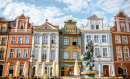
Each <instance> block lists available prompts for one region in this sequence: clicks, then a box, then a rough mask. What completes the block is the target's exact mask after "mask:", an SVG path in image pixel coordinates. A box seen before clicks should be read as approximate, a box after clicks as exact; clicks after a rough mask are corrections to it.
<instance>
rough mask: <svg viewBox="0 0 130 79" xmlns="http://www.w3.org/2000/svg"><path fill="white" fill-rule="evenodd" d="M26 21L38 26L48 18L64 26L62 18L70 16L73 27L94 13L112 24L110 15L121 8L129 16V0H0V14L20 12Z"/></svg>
mask: <svg viewBox="0 0 130 79" xmlns="http://www.w3.org/2000/svg"><path fill="white" fill-rule="evenodd" d="M23 10H24V15H25V16H29V17H30V23H34V25H36V26H39V25H42V24H44V23H45V20H46V19H48V22H50V23H51V24H53V25H59V27H60V28H61V27H64V22H65V21H68V20H70V19H71V20H73V21H76V22H77V27H79V28H80V26H81V25H82V24H83V25H84V26H86V25H87V18H88V17H90V16H92V15H93V14H96V15H98V16H100V17H102V18H104V19H103V23H104V25H105V26H107V25H108V24H109V25H110V26H111V27H112V26H113V25H114V20H113V17H114V16H115V15H116V14H117V13H118V12H119V11H123V12H125V14H126V15H128V16H129V17H130V0H0V17H3V18H5V19H6V20H9V21H14V20H15V18H16V17H18V16H20V15H21V14H22V13H23Z"/></svg>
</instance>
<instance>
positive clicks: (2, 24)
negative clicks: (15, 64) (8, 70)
mask: <svg viewBox="0 0 130 79" xmlns="http://www.w3.org/2000/svg"><path fill="white" fill-rule="evenodd" d="M8 32H9V21H7V20H6V19H4V18H0V76H3V71H4V65H5V57H6V52H7V45H8Z"/></svg>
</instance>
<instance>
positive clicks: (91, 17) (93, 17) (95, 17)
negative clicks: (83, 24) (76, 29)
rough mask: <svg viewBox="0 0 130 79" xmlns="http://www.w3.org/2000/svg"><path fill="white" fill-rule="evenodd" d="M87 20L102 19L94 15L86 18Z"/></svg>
mask: <svg viewBox="0 0 130 79" xmlns="http://www.w3.org/2000/svg"><path fill="white" fill-rule="evenodd" d="M87 19H103V18H102V17H100V16H97V15H96V14H94V15H92V16H90V17H89V18H87Z"/></svg>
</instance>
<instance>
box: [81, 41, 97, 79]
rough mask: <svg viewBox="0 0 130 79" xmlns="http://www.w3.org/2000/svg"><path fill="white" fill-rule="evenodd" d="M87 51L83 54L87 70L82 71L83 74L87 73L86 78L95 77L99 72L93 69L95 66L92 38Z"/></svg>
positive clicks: (83, 62)
mask: <svg viewBox="0 0 130 79" xmlns="http://www.w3.org/2000/svg"><path fill="white" fill-rule="evenodd" d="M86 50H87V52H84V53H83V55H82V56H81V60H82V64H83V66H84V67H85V69H86V71H83V72H81V74H83V75H85V78H94V77H95V74H98V72H96V71H93V67H94V58H93V43H92V40H90V42H89V43H88V44H87V46H86Z"/></svg>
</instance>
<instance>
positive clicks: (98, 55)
mask: <svg viewBox="0 0 130 79" xmlns="http://www.w3.org/2000/svg"><path fill="white" fill-rule="evenodd" d="M100 57H101V55H100V53H99V52H98V56H97V58H99V77H101V68H100Z"/></svg>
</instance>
